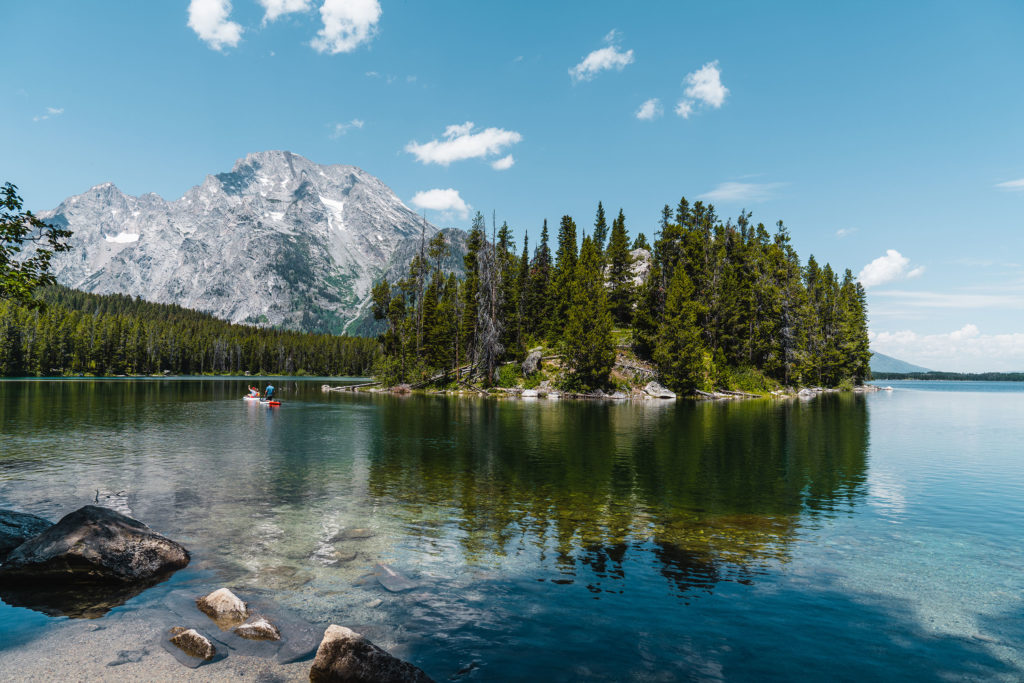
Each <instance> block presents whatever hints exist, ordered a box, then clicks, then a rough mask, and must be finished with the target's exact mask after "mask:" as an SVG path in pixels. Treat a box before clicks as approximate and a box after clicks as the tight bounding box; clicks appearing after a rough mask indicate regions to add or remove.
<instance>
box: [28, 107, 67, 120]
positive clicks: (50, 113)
mask: <svg viewBox="0 0 1024 683" xmlns="http://www.w3.org/2000/svg"><path fill="white" fill-rule="evenodd" d="M63 113H64V108H63V107H60V108H57V107H47V108H46V113H45V114H39V115H38V116H33V117H32V120H33V121H45V120H46V119H49V118H52V117H54V116H60V115H61V114H63Z"/></svg>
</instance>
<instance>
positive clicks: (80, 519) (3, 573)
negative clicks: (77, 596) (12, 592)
mask: <svg viewBox="0 0 1024 683" xmlns="http://www.w3.org/2000/svg"><path fill="white" fill-rule="evenodd" d="M189 559H190V557H189V553H188V551H187V550H185V548H184V547H183V546H181V545H180V544H178V543H175V542H174V541H172V540H170V539H169V538H166V537H164V536H161V535H160V534H158V533H156V532H155V531H153V530H152V529H150V528H149V527H148V526H146V525H145V524H143V523H142V522H140V521H138V520H135V519H132V518H131V517H127V516H125V515H122V514H121V513H119V512H116V511H114V510H110V509H108V508H105V507H100V506H97V505H86V506H85V507H83V508H80V509H78V510H75V511H74V512H72V513H71V514H69V515H66V516H65V517H64V518H63V519H61V520H60V521H59V522H57V523H56V524H54V525H53V526H51V527H49V528H48V529H46V530H45V531H43V532H42V533H41V534H39V535H38V536H36V537H35V538H32V539H30V540H28V541H26V542H25V543H23V544H21V545H20V546H18V547H17V548H15V549H14V550H13V551H12V552H11V554H10V555H9V556H8V558H7V561H6V562H5V563H4V565H3V566H2V567H0V577H2V579H3V581H4V583H8V582H14V581H20V582H33V583H50V584H53V583H54V582H57V583H69V582H80V581H104V580H106V581H118V582H124V583H134V582H148V581H152V580H154V579H158V578H164V577H166V575H168V574H170V573H171V572H173V571H175V570H178V569H181V568H182V567H184V566H186V565H187V564H188V563H189Z"/></svg>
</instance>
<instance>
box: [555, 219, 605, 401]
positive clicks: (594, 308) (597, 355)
mask: <svg viewBox="0 0 1024 683" xmlns="http://www.w3.org/2000/svg"><path fill="white" fill-rule="evenodd" d="M611 333H612V317H611V313H610V312H609V310H608V294H607V289H606V288H605V285H604V278H603V277H602V275H601V259H600V255H599V254H598V252H597V245H596V244H595V242H594V241H593V240H592V239H591V238H589V237H585V238H583V246H582V247H581V249H580V254H579V259H578V260H577V263H576V271H575V275H574V277H573V280H572V285H571V304H570V306H569V310H568V321H567V324H566V327H565V332H564V334H563V336H562V348H563V352H562V353H563V357H564V358H565V359H566V361H568V365H569V367H570V368H571V370H570V373H569V376H568V378H567V386H568V387H569V388H571V389H575V390H580V391H587V390H592V389H599V388H602V387H604V386H607V384H608V376H609V374H610V373H611V371H612V367H613V365H614V364H615V346H614V344H613V343H612V334H611Z"/></svg>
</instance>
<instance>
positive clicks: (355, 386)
mask: <svg viewBox="0 0 1024 683" xmlns="http://www.w3.org/2000/svg"><path fill="white" fill-rule="evenodd" d="M378 384H380V382H364V383H362V384H346V385H344V386H340V387H332V386H331V385H329V384H322V385H320V390H321V391H323V392H328V391H358V390H359V389H363V388H365V387H373V386H377V385H378Z"/></svg>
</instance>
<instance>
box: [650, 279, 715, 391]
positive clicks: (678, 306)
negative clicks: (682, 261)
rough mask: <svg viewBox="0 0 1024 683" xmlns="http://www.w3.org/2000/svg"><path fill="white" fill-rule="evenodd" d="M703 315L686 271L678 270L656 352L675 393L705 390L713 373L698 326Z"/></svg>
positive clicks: (670, 386)
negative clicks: (698, 319)
mask: <svg viewBox="0 0 1024 683" xmlns="http://www.w3.org/2000/svg"><path fill="white" fill-rule="evenodd" d="M700 312H701V311H700V305H699V304H698V303H697V302H696V301H695V300H694V289H693V283H692V282H691V281H690V277H689V275H687V274H686V269H685V268H676V269H675V274H674V275H673V276H672V282H671V283H670V284H669V288H668V295H667V297H666V302H665V314H664V320H663V322H662V323H661V325H660V326H659V328H658V334H657V338H656V342H655V347H654V353H653V359H654V363H655V365H657V367H658V372H659V374H660V375H661V377H662V379H663V380H664V381H665V384H666V385H667V386H668V387H669V388H670V389H672V390H673V391H675V392H681V393H692V392H693V391H694V389H699V388H703V387H705V386H706V384H707V380H708V375H709V374H711V372H712V371H713V364H712V363H711V362H710V359H709V358H705V355H706V354H705V348H704V343H703V338H702V337H703V335H702V334H701V329H700V327H699V326H698V324H697V318H698V315H699V314H700Z"/></svg>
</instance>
